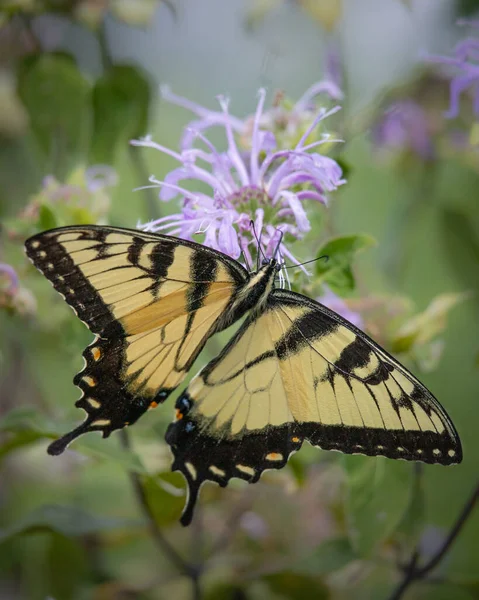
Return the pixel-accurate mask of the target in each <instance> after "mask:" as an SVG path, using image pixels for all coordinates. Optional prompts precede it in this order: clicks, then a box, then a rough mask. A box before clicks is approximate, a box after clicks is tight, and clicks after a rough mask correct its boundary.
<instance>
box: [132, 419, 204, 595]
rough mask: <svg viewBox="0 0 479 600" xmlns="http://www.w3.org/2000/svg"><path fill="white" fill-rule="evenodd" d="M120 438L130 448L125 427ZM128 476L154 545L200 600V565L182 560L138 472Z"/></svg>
mask: <svg viewBox="0 0 479 600" xmlns="http://www.w3.org/2000/svg"><path fill="white" fill-rule="evenodd" d="M120 439H121V444H122V446H123V447H124V448H125V449H126V450H130V449H131V444H130V438H129V436H128V432H127V431H126V430H125V429H122V430H121V431H120ZM129 477H130V481H131V485H132V487H133V491H134V493H135V497H136V500H137V502H138V505H139V507H140V509H141V512H142V513H143V515H144V516H145V518H146V520H147V522H148V528H149V530H150V533H151V536H152V538H153V540H154V541H155V543H156V545H157V546H158V547H159V548H160V550H161V551H162V553H164V554H165V556H167V557H168V558H169V560H170V561H171V562H172V563H173V564H174V565H175V567H176V568H177V569H178V571H180V573H182V574H183V575H186V576H187V577H189V578H190V579H191V583H192V586H193V596H192V598H193V600H201V587H200V576H201V572H202V568H201V566H200V565H194V564H192V563H189V562H187V561H186V560H184V559H183V558H182V557H181V556H180V554H178V552H177V551H176V550H175V548H174V547H173V546H172V545H171V544H170V542H169V541H168V540H167V539H166V538H165V536H164V535H163V532H162V531H161V529H160V528H159V526H158V523H157V522H156V519H155V515H154V514H153V511H152V510H151V507H150V504H149V502H148V498H147V497H146V492H145V488H144V487H143V483H142V481H141V478H140V476H139V475H138V473H135V472H134V471H130V472H129Z"/></svg>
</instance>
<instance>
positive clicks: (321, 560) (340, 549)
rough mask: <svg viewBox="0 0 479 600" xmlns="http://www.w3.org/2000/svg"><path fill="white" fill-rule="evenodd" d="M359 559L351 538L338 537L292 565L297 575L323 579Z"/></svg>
mask: <svg viewBox="0 0 479 600" xmlns="http://www.w3.org/2000/svg"><path fill="white" fill-rule="evenodd" d="M359 558H360V557H359V555H358V554H357V553H356V552H355V551H354V549H353V547H352V545H351V540H350V539H349V538H347V537H337V538H333V539H330V540H326V541H325V542H323V543H322V544H320V545H319V546H318V547H317V548H316V549H315V550H314V551H313V553H312V554H310V555H309V556H306V557H303V558H302V559H301V560H300V561H298V563H297V564H294V565H292V570H293V571H294V572H295V573H303V574H307V575H315V576H317V577H322V576H324V575H328V574H329V573H332V572H334V571H339V570H340V569H343V568H344V567H346V566H347V565H349V564H350V563H352V562H353V561H355V560H358V559H359Z"/></svg>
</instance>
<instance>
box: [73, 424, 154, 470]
mask: <svg viewBox="0 0 479 600" xmlns="http://www.w3.org/2000/svg"><path fill="white" fill-rule="evenodd" d="M67 429H68V428H67ZM115 442H116V440H115V438H109V439H107V440H105V439H104V438H102V437H101V436H100V435H86V436H83V437H82V438H81V439H80V440H78V441H77V442H75V444H74V446H72V448H71V449H72V450H75V451H77V452H81V453H82V454H86V455H87V456H91V457H92V458H97V459H101V460H107V461H108V462H111V463H115V464H117V465H118V466H120V467H122V468H123V469H125V470H126V471H134V472H135V473H146V468H145V466H144V465H143V463H142V461H141V459H140V457H139V456H138V454H135V452H133V451H132V450H126V449H125V448H123V447H121V446H120V445H119V444H118V443H115Z"/></svg>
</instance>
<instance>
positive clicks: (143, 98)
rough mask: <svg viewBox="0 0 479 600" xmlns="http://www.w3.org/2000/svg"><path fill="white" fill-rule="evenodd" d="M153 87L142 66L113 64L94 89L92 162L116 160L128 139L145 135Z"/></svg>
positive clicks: (108, 162) (111, 161)
mask: <svg viewBox="0 0 479 600" xmlns="http://www.w3.org/2000/svg"><path fill="white" fill-rule="evenodd" d="M150 100H151V97H150V86H149V83H148V81H147V79H146V78H145V76H144V75H143V73H141V71H140V70H139V69H137V68H136V67H132V66H129V65H114V66H113V67H111V68H110V69H108V70H107V71H106V72H105V74H104V75H103V76H102V77H100V78H99V79H98V80H97V82H96V84H95V86H94V88H93V118H94V127H93V131H94V133H93V139H92V145H91V149H90V160H91V162H92V163H107V164H111V163H114V162H115V158H116V153H117V152H118V150H120V149H124V148H126V147H127V145H128V142H129V141H130V140H131V139H133V138H137V137H139V136H142V135H145V134H146V129H147V123H148V110H149V106H150Z"/></svg>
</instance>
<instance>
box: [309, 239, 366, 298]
mask: <svg viewBox="0 0 479 600" xmlns="http://www.w3.org/2000/svg"><path fill="white" fill-rule="evenodd" d="M375 243H376V242H375V240H374V238H372V237H371V236H370V235H366V234H359V235H346V236H340V237H336V238H334V239H332V240H329V241H328V242H326V244H324V245H323V246H321V248H320V249H319V253H318V256H327V257H328V258H327V260H326V259H322V260H318V261H317V262H316V275H317V276H318V279H319V281H321V282H322V283H326V284H327V285H328V286H329V287H330V288H331V289H332V290H333V292H334V293H336V294H338V295H340V296H347V295H348V294H350V293H351V292H352V291H353V290H354V288H355V285H356V282H355V280H354V275H353V271H352V263H353V260H354V258H355V255H356V254H357V253H358V252H360V251H361V250H365V249H366V248H370V247H371V246H374V245H375Z"/></svg>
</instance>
